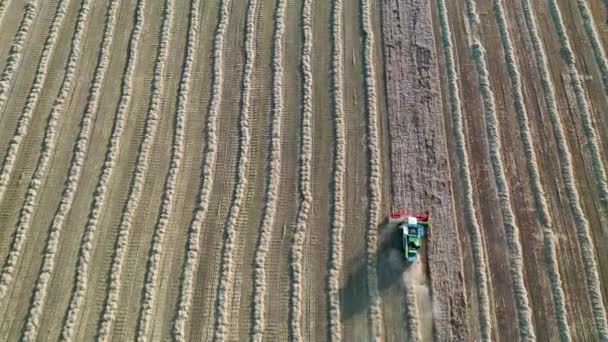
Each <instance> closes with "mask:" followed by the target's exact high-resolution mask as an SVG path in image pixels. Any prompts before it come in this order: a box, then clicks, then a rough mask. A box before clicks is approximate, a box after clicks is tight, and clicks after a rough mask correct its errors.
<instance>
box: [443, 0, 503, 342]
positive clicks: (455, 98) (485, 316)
mask: <svg viewBox="0 0 608 342" xmlns="http://www.w3.org/2000/svg"><path fill="white" fill-rule="evenodd" d="M437 8H438V15H439V23H440V33H441V47H442V50H443V55H444V62H445V66H446V73H447V90H448V91H447V94H448V105H449V110H450V113H451V116H452V124H453V134H454V140H455V149H456V164H457V174H458V180H459V183H460V184H459V185H460V188H461V191H462V207H463V210H464V225H465V226H466V227H467V230H468V232H469V237H470V240H471V251H472V256H473V268H474V270H473V273H474V277H475V288H476V293H477V308H478V311H479V312H478V320H479V326H480V331H481V340H482V341H490V340H491V338H492V317H491V315H490V298H489V295H488V292H489V289H488V285H489V284H488V274H487V268H488V266H487V262H486V256H485V247H484V241H483V236H482V233H481V228H480V226H479V222H478V220H477V213H476V209H475V204H474V201H473V184H472V179H471V173H470V166H469V155H468V148H467V140H466V138H465V134H464V133H465V127H464V116H463V113H462V102H461V94H460V86H459V83H458V74H457V71H456V61H455V58H454V45H453V43H452V32H451V28H450V24H449V22H448V18H449V13H448V10H447V7H446V0H437Z"/></svg>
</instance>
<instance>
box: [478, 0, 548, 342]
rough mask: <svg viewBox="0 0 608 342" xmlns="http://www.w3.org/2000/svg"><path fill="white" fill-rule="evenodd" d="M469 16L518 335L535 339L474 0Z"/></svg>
mask: <svg viewBox="0 0 608 342" xmlns="http://www.w3.org/2000/svg"><path fill="white" fill-rule="evenodd" d="M467 19H468V24H469V27H470V28H471V30H469V31H468V32H467V35H468V37H467V38H468V40H469V45H470V49H471V56H472V58H473V62H474V64H475V70H476V71H477V79H478V82H479V90H480V93H481V98H482V103H483V110H484V114H485V125H486V130H487V134H486V137H487V140H488V145H489V153H490V161H491V165H492V170H493V173H494V181H495V184H496V191H497V194H498V199H499V203H500V211H501V214H502V220H503V224H504V228H505V234H506V238H507V248H508V250H509V273H510V275H511V282H512V285H511V286H512V287H513V293H514V297H515V308H516V314H517V321H518V326H519V335H520V338H521V339H522V340H525V341H534V340H536V336H535V332H534V325H533V322H532V309H531V308H530V304H529V299H528V290H527V289H526V284H525V281H524V270H523V252H522V247H521V242H520V237H519V228H518V227H517V223H516V222H515V215H514V214H513V208H512V207H511V199H510V196H509V185H508V183H507V180H506V176H505V171H504V166H503V162H502V152H501V149H502V146H501V137H500V129H499V127H498V119H497V114H496V105H495V103H494V93H493V91H492V89H491V87H490V80H489V72H488V68H487V65H486V56H485V50H484V47H483V45H482V42H481V40H480V39H479V38H478V36H477V35H478V34H479V32H478V30H479V29H480V23H479V16H478V14H477V9H476V5H475V1H474V0H467Z"/></svg>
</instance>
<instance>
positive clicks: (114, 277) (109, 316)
mask: <svg viewBox="0 0 608 342" xmlns="http://www.w3.org/2000/svg"><path fill="white" fill-rule="evenodd" d="M173 6H174V0H167V1H166V2H165V9H164V13H163V21H162V27H161V34H160V40H159V47H158V53H157V55H156V61H155V66H154V75H153V78H152V97H151V98H150V107H149V109H148V113H147V116H146V127H145V128H144V138H143V140H142V142H141V145H140V147H139V154H138V155H137V161H136V164H135V173H134V174H133V178H132V179H131V186H130V189H129V199H128V200H127V203H126V205H125V207H124V209H123V212H122V218H121V220H120V226H119V228H118V238H117V239H116V245H115V248H114V256H113V258H112V264H111V266H110V275H109V279H108V283H109V287H108V288H109V291H108V293H107V296H106V300H105V304H104V308H103V311H102V315H101V321H100V323H99V329H98V331H97V339H98V340H99V341H107V340H109V339H111V333H112V328H113V325H114V321H115V320H116V313H117V311H118V304H119V303H118V300H119V298H120V291H121V288H122V274H123V271H124V267H123V266H124V261H125V258H126V256H127V253H128V249H129V235H130V233H131V226H132V224H133V219H134V218H135V213H136V210H137V208H138V207H139V201H140V200H141V196H142V193H143V188H144V184H145V181H146V175H147V172H148V167H149V164H150V154H151V152H152V147H153V145H154V141H155V139H156V131H157V130H158V123H159V119H160V111H161V109H162V99H163V98H164V97H165V81H166V73H165V66H166V62H167V60H168V55H169V53H170V52H171V49H170V47H171V31H172V29H173V19H174V8H173Z"/></svg>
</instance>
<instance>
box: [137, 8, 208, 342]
mask: <svg viewBox="0 0 608 342" xmlns="http://www.w3.org/2000/svg"><path fill="white" fill-rule="evenodd" d="M199 5H200V0H194V1H193V2H192V3H191V5H190V15H189V17H190V22H189V30H188V33H187V34H188V41H187V48H186V57H185V61H184V67H183V71H182V78H181V81H180V85H179V95H178V104H177V113H176V123H175V133H174V136H173V146H172V147H171V161H170V167H169V171H168V173H167V178H166V180H165V190H164V194H163V200H162V204H161V209H160V216H159V218H158V221H157V222H156V227H155V229H154V236H153V238H152V239H153V240H152V248H151V251H150V256H149V258H148V269H147V272H146V280H145V285H144V294H143V301H142V304H141V315H140V318H139V322H138V328H137V340H138V341H147V340H148V339H149V336H148V335H149V330H150V329H151V323H152V310H153V308H154V306H155V303H156V296H157V292H158V289H157V287H158V281H159V279H158V278H159V272H160V267H161V262H162V249H163V243H164V236H165V233H166V230H167V227H168V226H169V224H170V220H171V215H172V214H173V207H174V204H175V199H174V196H175V190H176V189H175V188H176V185H177V177H178V175H179V173H180V170H181V164H182V159H183V154H184V140H185V133H186V125H187V122H188V108H187V106H188V98H189V95H190V85H191V80H192V77H191V76H192V72H193V68H194V61H195V60H196V58H197V55H198V31H199V25H200V23H199Z"/></svg>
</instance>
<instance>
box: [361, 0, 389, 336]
mask: <svg viewBox="0 0 608 342" xmlns="http://www.w3.org/2000/svg"><path fill="white" fill-rule="evenodd" d="M370 7H371V5H370V2H369V0H361V28H362V34H363V68H364V80H365V97H366V98H365V105H366V113H367V131H368V132H367V134H368V143H367V149H368V153H369V178H368V181H369V196H370V199H369V217H368V224H367V234H366V262H367V286H368V291H369V296H370V308H369V310H370V311H369V319H370V326H371V329H372V336H374V338H375V339H376V340H379V339H382V338H383V336H384V332H383V328H382V309H381V298H380V291H379V290H378V270H377V266H376V265H377V263H378V231H377V229H378V225H379V223H380V208H381V200H382V198H381V194H380V191H382V187H381V179H380V177H381V172H382V171H381V165H380V143H379V137H378V108H377V103H376V102H377V100H376V75H375V70H374V62H375V59H374V55H373V49H374V34H373V28H372V22H371V18H370V16H371V14H370V11H371V8H370Z"/></svg>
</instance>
